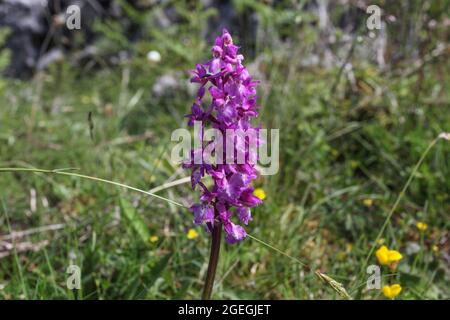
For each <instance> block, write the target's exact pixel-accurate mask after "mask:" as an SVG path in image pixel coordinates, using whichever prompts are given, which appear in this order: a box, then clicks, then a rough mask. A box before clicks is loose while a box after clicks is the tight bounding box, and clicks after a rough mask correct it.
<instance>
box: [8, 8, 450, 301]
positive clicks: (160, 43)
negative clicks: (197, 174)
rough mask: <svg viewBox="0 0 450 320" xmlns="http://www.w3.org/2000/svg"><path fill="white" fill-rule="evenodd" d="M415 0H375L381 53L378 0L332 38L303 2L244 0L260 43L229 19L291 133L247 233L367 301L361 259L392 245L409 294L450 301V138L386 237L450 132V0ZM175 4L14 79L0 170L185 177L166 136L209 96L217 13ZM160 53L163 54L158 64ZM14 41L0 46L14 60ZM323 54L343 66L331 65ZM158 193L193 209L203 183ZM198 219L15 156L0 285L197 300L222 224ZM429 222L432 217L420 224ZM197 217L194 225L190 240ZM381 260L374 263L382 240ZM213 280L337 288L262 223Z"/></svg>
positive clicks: (242, 285) (36, 295)
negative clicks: (84, 57) (72, 284)
mask: <svg viewBox="0 0 450 320" xmlns="http://www.w3.org/2000/svg"><path fill="white" fill-rule="evenodd" d="M408 2H409V3H410V6H409V7H408V10H405V8H404V7H402V5H401V3H402V1H399V2H395V3H392V2H388V1H376V3H377V4H378V5H380V6H381V7H382V8H383V9H384V10H385V12H386V16H389V15H391V16H393V17H395V21H391V22H389V23H387V27H386V28H387V31H386V32H387V44H386V51H385V53H384V54H385V57H386V66H385V67H384V68H381V67H380V66H379V64H377V62H376V60H375V59H374V57H373V56H370V55H369V53H367V51H366V48H367V47H368V46H370V42H371V41H375V40H374V39H372V38H370V37H369V36H368V34H369V30H367V28H366V27H365V20H366V18H367V15H366V14H365V12H364V11H361V13H360V14H359V19H358V21H357V22H355V24H354V25H355V28H354V30H353V31H352V32H351V33H350V34H351V35H353V38H351V39H350V40H349V41H348V39H347V40H345V37H344V36H343V35H342V34H341V33H342V32H340V31H339V30H337V31H336V37H337V38H336V41H335V42H334V43H324V39H325V38H327V37H328V35H324V32H323V31H321V30H320V27H319V24H318V20H317V16H316V15H315V14H314V13H313V12H311V11H308V10H306V9H305V8H303V7H302V3H303V2H302V1H299V2H298V3H297V2H296V1H292V2H291V1H279V2H277V3H278V4H274V3H272V1H264V2H260V1H242V2H240V3H241V4H240V5H237V7H238V9H239V10H246V12H251V13H253V14H254V15H256V16H257V17H258V25H257V27H255V28H256V29H255V30H256V36H255V37H254V38H252V39H254V41H253V40H252V39H250V40H249V35H248V34H246V33H245V32H242V31H236V30H234V26H228V28H229V29H230V31H231V33H232V35H233V37H234V39H235V41H236V42H238V43H239V44H242V46H243V47H242V50H243V53H244V55H245V57H246V60H245V63H246V66H248V68H249V70H250V72H251V74H252V75H253V76H254V77H255V78H256V79H258V80H260V81H261V84H260V86H259V88H258V102H259V105H261V107H262V108H261V112H260V118H259V119H258V121H260V122H261V124H262V126H263V127H265V128H279V129H280V170H279V172H278V174H276V175H274V176H264V177H261V178H259V179H258V180H257V182H256V184H255V187H261V188H263V189H264V190H265V193H266V194H267V197H266V199H265V202H264V204H263V205H261V206H260V207H258V208H256V209H255V210H254V212H253V216H254V220H253V221H252V222H251V223H250V224H249V226H248V228H247V231H248V232H249V233H250V234H251V235H253V236H255V237H257V238H259V239H262V240H263V241H265V242H267V243H269V244H270V245H272V246H274V247H276V248H278V249H280V250H282V251H284V252H286V253H287V254H289V255H290V256H292V257H295V258H298V259H299V260H301V261H304V262H306V263H307V264H309V265H310V266H311V268H312V270H316V269H320V270H321V271H323V272H325V273H326V274H328V275H330V276H332V277H333V278H334V279H336V280H337V281H339V282H341V283H342V284H343V285H344V286H345V288H346V289H347V291H348V292H349V294H350V295H352V297H354V298H362V299H385V298H384V297H383V294H382V292H381V291H380V290H366V288H365V285H366V281H367V277H368V275H367V274H366V272H365V270H364V263H365V259H366V256H367V255H368V253H369V251H370V249H371V248H372V247H375V248H378V247H379V246H380V245H381V244H385V245H387V246H388V247H389V248H391V249H395V250H398V251H399V252H401V253H402V255H403V259H402V260H401V262H400V264H399V266H398V267H397V269H396V270H395V271H394V272H392V271H391V270H389V269H388V268H386V267H382V269H381V270H382V284H383V285H385V284H392V283H399V284H401V286H402V288H403V290H402V292H401V294H400V295H399V296H398V297H397V299H448V298H450V290H449V288H450V231H449V230H450V228H449V227H450V220H449V217H450V178H449V177H450V142H449V141H445V140H443V139H440V140H439V141H438V142H437V143H436V144H435V146H434V147H433V148H432V149H431V150H430V152H429V154H428V155H427V157H426V158H425V159H424V161H423V163H422V165H421V166H420V168H419V170H418V172H417V173H416V174H415V175H414V180H413V181H412V182H411V184H410V186H409V188H408V189H407V191H406V193H405V195H404V197H403V198H402V200H401V202H400V203H399V205H398V207H397V209H396V210H395V212H394V213H393V216H392V219H391V220H390V223H389V224H388V226H387V228H386V230H385V232H384V233H383V235H382V238H381V239H380V241H378V243H375V242H374V241H375V239H376V238H377V235H378V233H379V231H380V229H381V227H382V225H383V223H384V221H385V219H386V217H387V215H388V213H389V211H390V210H391V208H392V206H393V204H394V202H395V200H396V199H397V197H398V196H399V194H400V192H401V190H402V188H403V186H404V185H405V183H406V181H407V179H408V177H409V176H410V174H411V172H412V170H413V168H414V166H415V165H416V163H417V162H418V161H419V159H420V157H421V155H422V154H423V152H424V151H425V150H426V148H427V147H428V146H429V144H430V143H431V142H432V141H433V140H434V139H435V138H436V137H437V136H438V135H439V134H440V133H441V132H450V95H449V93H450V72H449V71H450V63H449V60H448V57H449V44H448V41H447V40H448V36H449V34H448V26H449V17H448V12H449V11H448V8H449V4H448V1H408ZM121 3H123V2H121ZM163 3H164V4H162V5H161V7H162V8H164V6H166V7H167V6H173V8H175V10H176V11H177V12H178V14H179V15H180V17H181V18H180V19H179V21H178V22H177V23H176V24H173V25H171V26H170V27H168V28H164V29H158V28H154V27H152V22H153V21H154V19H155V15H157V14H158V11H157V10H150V11H145V12H141V11H139V10H134V9H133V8H132V7H129V6H126V5H124V11H125V12H126V14H127V16H128V17H129V19H134V20H135V21H137V22H138V23H140V24H144V25H145V26H147V27H146V28H145V30H146V31H145V34H143V35H142V37H141V38H140V39H139V40H138V41H130V40H129V39H127V37H125V36H124V34H123V30H122V26H121V24H120V23H117V22H116V21H109V20H107V19H106V20H104V21H97V22H96V26H95V30H96V32H97V33H98V35H99V40H98V41H97V43H96V45H97V46H98V47H99V49H100V52H101V53H102V54H101V55H99V57H98V59H96V60H95V61H89V62H87V63H84V64H77V63H74V62H73V59H72V54H74V53H73V52H72V53H69V54H68V55H66V56H65V57H64V58H62V59H60V60H58V61H57V62H55V63H53V64H51V65H50V66H49V67H48V68H47V69H46V70H44V71H41V72H37V73H35V74H34V75H33V76H32V77H31V78H29V79H22V80H19V79H14V78H9V77H2V78H0V167H27V168H28V167H29V168H31V167H36V168H44V169H58V168H77V170H76V171H74V172H76V173H81V174H87V175H92V176H96V177H101V178H105V179H109V180H113V181H117V182H121V183H125V184H128V185H131V186H134V187H137V188H141V189H144V190H150V189H153V188H156V187H158V186H161V185H163V184H165V183H167V182H170V181H174V180H177V179H180V178H183V177H185V176H187V172H183V171H182V170H180V167H179V166H178V165H176V164H174V163H171V162H170V153H171V149H172V147H173V146H174V143H172V142H171V141H170V136H171V133H172V131H173V130H175V129H177V128H180V127H185V126H186V119H185V118H184V115H186V114H187V113H188V112H189V108H190V106H191V103H192V100H193V97H194V91H193V88H192V86H191V85H190V84H189V81H188V79H189V73H188V70H190V69H192V68H193V67H194V66H195V64H196V63H198V62H200V61H205V60H207V59H209V57H210V51H209V49H210V46H211V44H212V43H211V41H209V40H208V39H206V38H205V36H204V32H203V30H204V29H205V28H206V26H207V25H208V19H215V17H216V18H217V12H215V11H214V10H212V9H209V10H206V9H205V8H203V7H202V5H201V4H197V2H187V3H188V4H182V3H181V2H174V1H168V2H165V1H163ZM293 3H294V4H293ZM403 5H404V4H403ZM349 8H352V5H351V4H346V5H342V6H339V5H338V6H337V7H334V8H333V10H330V11H329V12H328V14H329V18H330V21H331V22H332V23H333V24H338V22H339V21H340V19H343V12H344V11H346V10H349ZM445 12H447V14H446V13H445ZM430 21H434V22H433V23H434V24H433V26H434V28H431V27H430ZM411 33H412V36H411ZM3 38H4V37H3ZM76 40H77V41H83V39H82V38H80V39H76ZM2 41H4V39H3V40H2ZM352 47H353V48H352ZM151 50H154V51H158V52H159V53H160V54H161V60H160V61H159V62H152V61H149V59H148V58H147V53H148V52H149V51H151ZM73 51H74V52H76V45H75V49H73ZM121 51H126V52H128V53H131V54H130V55H129V56H128V57H127V58H123V59H118V62H117V63H114V64H111V63H109V62H108V61H109V60H107V59H106V58H105V57H108V56H109V55H115V56H121V55H120V54H119V53H120V52H121ZM14 54H15V53H14V52H8V51H7V50H3V51H1V57H2V58H1V59H0V61H1V62H0V63H1V67H2V68H4V67H5V66H6V65H7V63H8V60H9V59H10V57H11V55H14ZM327 54H332V55H333V56H334V57H335V58H334V59H333V60H332V61H334V62H335V63H331V64H329V65H325V64H324V63H322V62H323V61H325V60H326V55H327ZM313 57H316V59H317V63H314V62H311V61H313V60H314V59H313ZM345 61H347V62H348V63H349V64H350V65H351V70H350V71H349V70H348V68H342V65H343V63H344V62H345ZM174 80H175V81H174ZM89 115H90V116H89ZM158 194H159V195H161V196H163V197H167V198H170V199H173V200H176V201H178V202H181V203H183V204H186V205H187V204H190V203H192V202H193V201H195V199H196V196H197V195H196V192H193V191H192V190H191V188H190V185H189V183H185V184H180V185H177V186H175V187H172V188H168V189H165V190H161V191H159V192H158ZM192 220H193V217H192V215H191V213H189V212H188V211H187V210H185V209H183V208H180V207H176V206H173V205H171V204H169V203H166V202H164V201H160V200H158V199H155V198H152V197H149V196H145V195H143V194H139V193H135V192H132V191H127V190H125V189H121V188H118V187H113V186H111V185H107V184H102V183H98V182H93V181H88V180H83V179H79V178H75V177H64V176H57V175H51V174H33V173H19V172H15V173H4V172H2V173H0V299H74V298H78V299H197V298H199V297H200V295H201V290H202V285H203V279H204V275H205V272H206V267H207V259H208V255H209V240H210V238H209V236H208V235H207V234H206V233H205V231H204V230H203V229H202V228H199V227H194V225H193V223H192ZM417 222H424V223H426V224H427V225H428V228H427V229H426V230H425V231H423V232H421V231H419V230H418V228H417V227H416V223H417ZM36 228H37V229H36ZM191 228H194V229H195V231H196V232H197V233H198V236H197V237H195V234H193V233H192V231H191V232H190V236H189V237H188V233H189V230H190V229H191ZM27 231H28V232H27ZM21 232H22V233H21ZM23 232H24V233H23ZM71 264H76V265H78V266H80V267H81V271H82V289H81V290H80V291H77V292H72V291H71V290H68V289H67V288H66V279H67V276H68V274H67V273H66V268H67V267H68V266H69V265H71ZM369 264H377V260H376V257H375V255H374V254H372V256H371V257H370V259H369ZM216 280H217V284H216V288H215V291H214V293H213V297H214V298H216V299H338V298H340V297H339V296H338V295H337V294H336V292H334V291H333V290H332V289H331V288H329V286H327V285H326V284H324V283H323V282H321V281H320V280H319V279H317V277H316V276H315V275H314V273H313V272H310V271H306V270H305V269H304V268H302V266H301V265H299V264H298V263H297V262H295V261H293V260H292V259H290V258H288V257H286V256H283V255H280V254H279V253H277V252H275V251H273V250H272V249H270V248H268V247H267V246H264V245H262V244H261V243H259V242H257V241H255V240H252V239H250V238H247V239H246V240H245V241H244V242H242V243H240V244H238V245H223V247H222V251H221V257H220V261H219V267H218V273H217V277H216Z"/></svg>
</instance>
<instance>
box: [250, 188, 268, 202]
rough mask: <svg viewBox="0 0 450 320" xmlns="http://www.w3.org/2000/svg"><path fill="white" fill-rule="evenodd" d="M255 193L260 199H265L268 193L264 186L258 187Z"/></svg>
mask: <svg viewBox="0 0 450 320" xmlns="http://www.w3.org/2000/svg"><path fill="white" fill-rule="evenodd" d="M253 194H254V195H255V197H257V198H259V199H260V200H264V199H265V198H266V193H265V191H264V190H263V188H256V189H255V191H253Z"/></svg>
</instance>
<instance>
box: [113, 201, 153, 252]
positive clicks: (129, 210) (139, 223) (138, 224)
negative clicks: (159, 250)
mask: <svg viewBox="0 0 450 320" xmlns="http://www.w3.org/2000/svg"><path fill="white" fill-rule="evenodd" d="M120 208H121V211H122V213H123V215H124V216H125V218H126V219H127V221H128V222H129V223H130V226H131V227H132V228H133V229H134V231H136V232H137V234H138V235H139V236H140V237H141V239H142V241H144V242H145V243H147V242H148V239H149V237H150V232H149V231H148V228H147V225H146V224H145V222H144V220H143V219H142V217H141V216H139V214H138V213H137V212H136V209H135V208H134V207H133V206H132V205H131V203H129V202H128V201H126V200H125V199H123V198H120Z"/></svg>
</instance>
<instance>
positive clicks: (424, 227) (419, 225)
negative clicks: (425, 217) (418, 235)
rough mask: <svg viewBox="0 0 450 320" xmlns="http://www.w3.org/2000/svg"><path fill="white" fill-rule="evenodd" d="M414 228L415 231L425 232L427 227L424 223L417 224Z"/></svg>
mask: <svg viewBox="0 0 450 320" xmlns="http://www.w3.org/2000/svg"><path fill="white" fill-rule="evenodd" d="M416 227H417V229H419V231H425V230H427V228H428V225H427V224H426V223H425V222H420V221H419V222H417V223H416Z"/></svg>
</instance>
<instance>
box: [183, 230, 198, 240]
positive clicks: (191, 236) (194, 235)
mask: <svg viewBox="0 0 450 320" xmlns="http://www.w3.org/2000/svg"><path fill="white" fill-rule="evenodd" d="M186 237H187V238H188V239H189V240H193V239H195V238H197V237H198V232H197V231H195V230H194V229H189V231H188V233H187V235H186Z"/></svg>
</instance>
